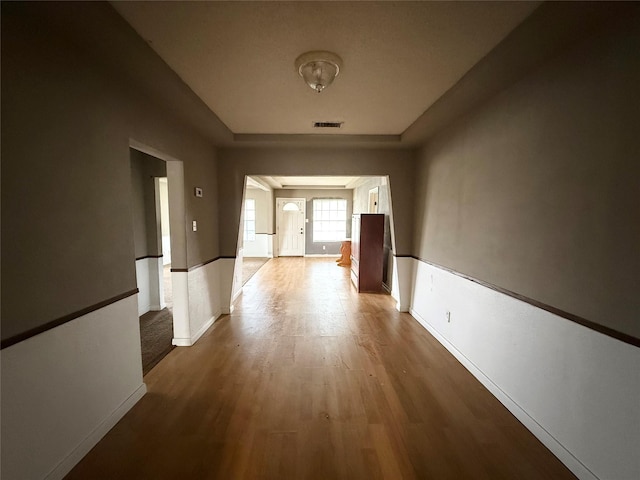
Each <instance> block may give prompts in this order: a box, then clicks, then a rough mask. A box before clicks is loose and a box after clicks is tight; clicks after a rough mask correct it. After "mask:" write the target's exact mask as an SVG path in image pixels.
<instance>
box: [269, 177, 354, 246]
mask: <svg viewBox="0 0 640 480" xmlns="http://www.w3.org/2000/svg"><path fill="white" fill-rule="evenodd" d="M273 197H274V200H275V199H277V198H304V199H306V201H307V206H306V208H307V212H306V219H307V220H308V222H307V223H306V229H305V239H304V240H305V254H306V255H337V254H339V253H340V246H341V245H342V242H341V241H340V242H322V243H315V242H314V241H313V200H314V199H315V198H340V199H343V200H346V201H347V222H346V223H347V238H348V237H350V236H351V212H352V211H353V208H352V205H353V190H350V189H345V190H329V189H325V190H322V189H319V190H310V189H300V190H295V189H293V190H274V193H273ZM274 208H277V207H276V205H275V202H274ZM323 246H324V247H325V249H324V250H323V249H322V247H323Z"/></svg>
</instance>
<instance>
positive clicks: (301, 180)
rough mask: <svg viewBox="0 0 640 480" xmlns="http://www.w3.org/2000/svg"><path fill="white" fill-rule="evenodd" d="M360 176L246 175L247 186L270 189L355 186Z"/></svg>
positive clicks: (346, 187) (337, 188) (347, 187)
mask: <svg viewBox="0 0 640 480" xmlns="http://www.w3.org/2000/svg"><path fill="white" fill-rule="evenodd" d="M360 180H361V177H337V176H315V177H303V176H297V177H291V176H288V177H284V176H266V175H262V176H254V177H247V188H259V189H262V190H265V189H267V188H266V187H267V186H268V187H270V188H271V189H283V190H293V189H306V188H313V189H318V188H320V189H334V190H339V189H350V188H355V187H356V186H357V185H358V184H359V182H360Z"/></svg>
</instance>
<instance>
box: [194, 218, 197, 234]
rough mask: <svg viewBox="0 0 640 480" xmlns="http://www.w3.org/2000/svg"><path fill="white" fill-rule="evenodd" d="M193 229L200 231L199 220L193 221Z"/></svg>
mask: <svg viewBox="0 0 640 480" xmlns="http://www.w3.org/2000/svg"><path fill="white" fill-rule="evenodd" d="M193 231H194V232H197V231H198V222H196V221H195V220H194V221H193Z"/></svg>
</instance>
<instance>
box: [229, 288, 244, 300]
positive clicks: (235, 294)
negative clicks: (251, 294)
mask: <svg viewBox="0 0 640 480" xmlns="http://www.w3.org/2000/svg"><path fill="white" fill-rule="evenodd" d="M240 295H242V287H240V288H239V289H238V291H237V292H236V293H234V294H233V298H232V299H231V303H233V302H235V301H236V300H237V299H238V297H239V296H240Z"/></svg>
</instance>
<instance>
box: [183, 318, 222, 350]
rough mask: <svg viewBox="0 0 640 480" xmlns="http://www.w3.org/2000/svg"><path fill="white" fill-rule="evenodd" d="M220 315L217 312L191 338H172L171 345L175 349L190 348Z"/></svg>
mask: <svg viewBox="0 0 640 480" xmlns="http://www.w3.org/2000/svg"><path fill="white" fill-rule="evenodd" d="M220 315H222V313H221V312H218V313H216V314H215V315H213V317H211V318H210V319H209V320H207V321H206V322H205V323H204V325H202V327H200V330H198V331H197V332H196V334H195V335H192V336H191V338H173V339H172V340H171V343H172V344H173V345H175V346H176V347H191V346H192V345H194V344H195V343H196V342H197V341H198V340H199V339H200V337H201V336H202V335H204V332H206V331H207V329H208V328H209V327H210V326H211V325H213V322H215V321H216V320H217V319H218V318H220Z"/></svg>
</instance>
